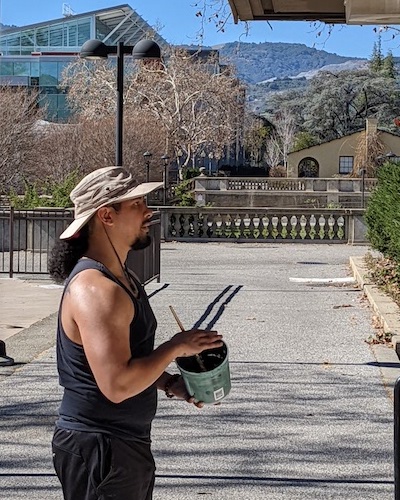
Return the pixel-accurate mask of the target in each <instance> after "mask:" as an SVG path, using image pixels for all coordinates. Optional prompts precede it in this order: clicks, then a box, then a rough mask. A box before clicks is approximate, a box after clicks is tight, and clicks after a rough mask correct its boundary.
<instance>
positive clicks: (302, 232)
mask: <svg viewBox="0 0 400 500" xmlns="http://www.w3.org/2000/svg"><path fill="white" fill-rule="evenodd" d="M306 225H307V218H306V216H305V215H302V216H301V217H300V227H301V229H300V238H301V239H302V240H304V238H305V237H306V236H307V231H306Z"/></svg>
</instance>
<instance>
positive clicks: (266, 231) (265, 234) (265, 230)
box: [261, 215, 269, 239]
mask: <svg viewBox="0 0 400 500" xmlns="http://www.w3.org/2000/svg"><path fill="white" fill-rule="evenodd" d="M261 222H262V225H263V228H262V230H261V234H262V236H263V238H265V239H267V238H268V235H269V229H268V224H269V218H268V217H267V216H266V215H264V217H262V218H261Z"/></svg>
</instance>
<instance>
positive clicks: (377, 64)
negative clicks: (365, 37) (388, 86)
mask: <svg viewBox="0 0 400 500" xmlns="http://www.w3.org/2000/svg"><path fill="white" fill-rule="evenodd" d="M369 67H370V70H371V71H372V72H373V73H380V72H381V71H382V69H383V55H382V40H381V34H380V33H379V34H378V41H377V42H375V43H374V46H373V49H372V55H371V59H370V61H369Z"/></svg>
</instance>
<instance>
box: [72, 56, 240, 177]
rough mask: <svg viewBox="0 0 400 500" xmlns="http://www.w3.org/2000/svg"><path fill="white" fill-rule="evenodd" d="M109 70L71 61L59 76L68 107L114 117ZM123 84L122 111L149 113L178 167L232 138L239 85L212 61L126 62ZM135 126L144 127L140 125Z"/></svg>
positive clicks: (187, 58)
mask: <svg viewBox="0 0 400 500" xmlns="http://www.w3.org/2000/svg"><path fill="white" fill-rule="evenodd" d="M114 71H115V68H114V67H113V66H112V65H111V64H110V63H100V64H93V63H90V64H88V63H87V62H85V61H83V62H82V61H80V60H77V61H76V62H74V63H73V64H72V65H71V66H70V67H69V68H68V69H67V71H66V72H65V74H64V79H63V82H64V85H65V86H67V87H68V88H69V94H68V102H69V103H70V105H71V108H72V109H73V110H74V111H75V112H79V113H80V114H81V115H82V116H84V117H85V118H88V119H91V120H93V119H99V118H101V117H104V116H113V115H114V113H115V96H114V92H113V91H114V90H115V80H116V79H115V73H114ZM124 83H125V92H124V105H125V115H126V116H129V117H131V119H136V118H135V117H137V119H140V118H141V117H146V120H149V121H151V119H150V116H151V117H153V120H156V123H157V132H156V134H155V136H154V137H156V138H157V140H158V144H159V146H161V147H162V148H163V149H164V152H166V153H168V154H169V155H170V156H173V157H174V158H175V159H176V160H177V161H178V160H182V165H181V166H182V168H185V167H186V166H188V165H189V163H190V161H191V160H192V158H193V156H195V155H197V154H199V153H201V152H202V151H204V152H206V153H210V152H212V153H213V154H214V155H215V156H218V155H219V156H221V154H222V151H223V149H224V147H225V146H226V145H228V144H230V143H232V142H233V141H234V140H235V137H236V135H237V123H238V118H237V117H238V110H239V109H241V108H242V107H243V89H242V88H241V86H240V85H239V83H238V80H237V79H236V78H235V77H234V76H233V75H232V74H231V70H230V69H229V68H226V69H224V70H223V71H221V69H220V66H219V64H218V62H217V61H216V60H215V59H213V58H210V59H208V60H204V59H202V58H201V57H200V56H199V55H198V54H195V55H190V54H188V53H187V52H184V51H175V52H172V53H171V55H170V57H169V58H168V63H167V64H164V63H161V62H158V63H154V62H153V63H148V62H146V63H145V62H140V63H139V64H138V63H136V62H134V61H130V62H129V61H127V64H126V75H125V79H124ZM140 128H141V129H142V130H144V123H142V125H141V127H140ZM147 137H148V139H149V140H150V138H151V134H150V133H148V134H147ZM146 149H149V147H147V148H146Z"/></svg>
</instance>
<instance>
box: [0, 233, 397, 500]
mask: <svg viewBox="0 0 400 500" xmlns="http://www.w3.org/2000/svg"><path fill="white" fill-rule="evenodd" d="M366 251H367V248H366V247H354V246H347V245H326V244H324V245H322V244H321V245H318V244H312V245H311V244H309V245H299V244H276V245H274V244H234V243H232V244H228V243H223V244H210V243H208V244H205V243H204V244H182V243H181V244H178V243H166V244H163V246H162V275H161V281H162V282H161V283H152V284H150V285H148V287H147V291H148V293H149V295H150V296H151V302H152V305H153V307H154V310H155V313H156V316H157V318H158V323H159V327H158V334H157V342H162V341H164V340H166V339H168V338H169V337H170V336H171V335H172V334H174V333H176V332H177V331H178V328H177V326H176V324H175V321H174V319H173V317H172V315H171V313H170V311H169V308H168V306H169V305H170V304H171V305H173V306H174V308H175V310H176V311H177V313H178V315H179V316H180V318H181V320H182V322H183V324H184V325H185V326H186V327H187V328H189V327H191V326H194V325H196V326H199V327H208V328H211V327H212V328H215V329H218V330H219V331H220V332H221V333H223V334H224V339H225V341H226V343H227V344H228V346H229V350H230V368H231V376H232V391H231V394H230V395H229V396H228V397H227V398H226V400H224V401H223V403H222V404H221V405H219V406H208V407H207V408H205V409H203V410H201V411H199V410H197V409H196V408H194V407H192V406H189V405H187V404H185V403H183V402H177V401H173V400H167V399H166V398H165V397H163V396H162V395H160V403H159V411H158V415H157V418H156V420H155V422H154V426H153V450H154V454H155V458H156V463H157V466H158V469H157V483H156V490H155V495H154V500H172V499H174V500H176V499H180V500H185V499H190V500H192V499H194V498H198V497H199V496H206V497H207V498H208V497H209V498H214V499H216V500H225V499H226V500H227V499H230V500H231V499H239V498H240V499H245V500H253V499H260V500H261V499H265V498H267V499H271V500H275V499H282V500H289V499H290V500H297V499H310V500H314V499H321V500H322V499H324V500H325V499H341V500H353V499H359V500H369V499H370V500H378V499H379V500H386V499H388V500H389V499H392V498H393V474H392V470H393V451H392V450H393V431H392V427H393V423H392V422H393V415H392V399H391V392H392V390H391V386H392V384H393V381H394V380H395V378H396V377H397V376H398V375H399V374H400V365H399V360H398V358H397V356H396V354H395V351H394V350H393V349H389V348H387V347H384V346H378V347H377V348H375V347H371V346H370V345H369V344H367V343H366V342H365V340H366V339H367V338H368V337H369V336H371V335H373V334H374V332H375V331H374V328H373V325H372V322H371V318H372V314H373V313H372V309H371V308H370V306H369V304H368V302H367V301H366V300H365V299H364V296H363V294H362V292H361V291H360V289H359V288H358V286H356V284H355V283H351V282H350V283H338V282H337V281H335V278H344V277H349V276H351V275H352V272H351V269H350V266H349V257H350V256H361V255H363V254H364V253H365V252H366ZM291 278H301V279H300V280H298V281H293V280H292V279H291ZM310 278H314V281H311V282H310ZM328 278H329V280H327V279H328ZM315 279H317V281H315ZM34 298H35V297H34V296H33V298H32V304H33V302H35V301H34ZM3 299H4V297H3V295H2V296H1V300H2V302H3ZM14 301H15V302H18V293H17V294H16V295H15V297H14ZM50 309H51V307H50ZM53 310H54V311H55V309H54V308H53ZM51 312H53V311H52V310H50V311H49V310H47V311H46V315H44V316H43V319H42V320H41V321H39V322H36V323H34V324H33V325H32V326H30V327H29V328H26V329H24V330H22V331H21V332H20V333H17V334H15V335H12V336H10V337H8V339H7V341H6V343H7V350H8V352H7V354H9V355H10V356H12V357H14V358H15V359H16V361H17V362H19V363H21V364H19V365H18V366H17V369H15V367H14V368H12V367H10V368H1V369H0V414H1V419H0V426H1V435H0V450H1V451H0V462H1V467H0V499H3V498H4V499H24V498H29V499H46V500H53V499H54V500H56V499H58V500H61V498H62V495H61V493H60V489H59V485H58V483H57V480H56V478H55V477H54V474H53V469H52V466H51V451H50V445H49V443H50V440H51V433H52V427H53V423H54V420H55V416H56V410H57V405H58V402H59V398H60V390H59V388H58V385H57V374H56V370H55V353H54V347H53V344H54V329H55V314H51V315H50V316H48V315H47V314H50V313H51ZM28 351H29V352H28ZM33 351H35V354H34V355H32V352H33ZM382 360H383V361H382ZM27 361H30V362H29V363H28V362H27ZM25 362H27V363H26V364H23V363H25ZM171 369H172V370H175V367H174V366H173V365H172V366H171ZM383 369H385V370H389V371H390V374H389V375H388V372H387V373H386V375H384V371H383Z"/></svg>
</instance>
